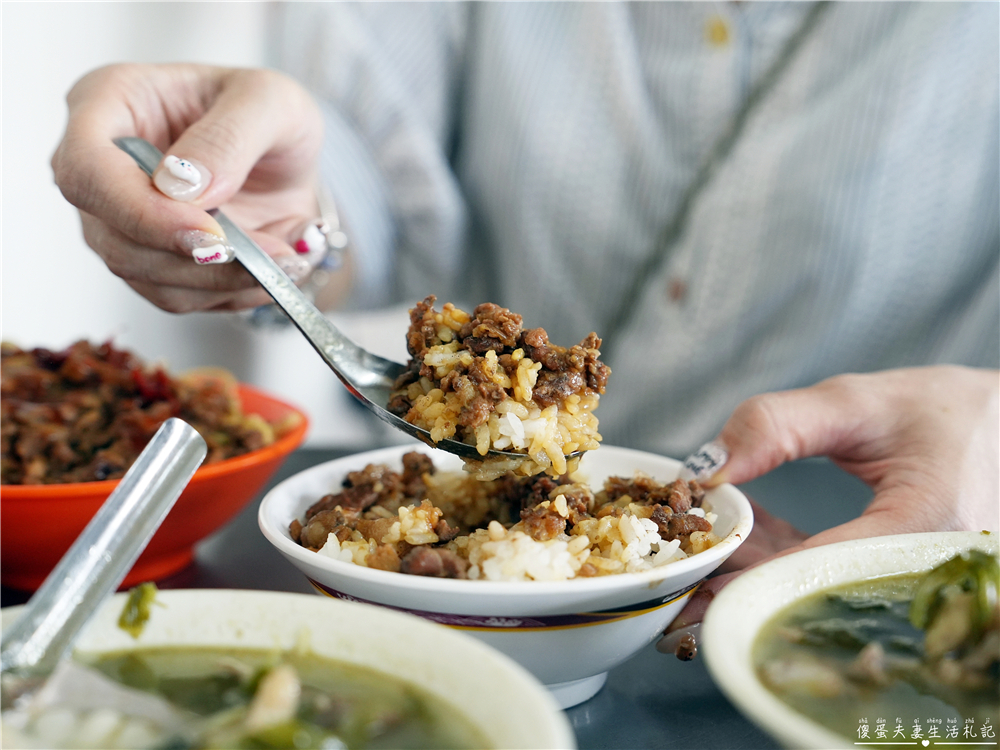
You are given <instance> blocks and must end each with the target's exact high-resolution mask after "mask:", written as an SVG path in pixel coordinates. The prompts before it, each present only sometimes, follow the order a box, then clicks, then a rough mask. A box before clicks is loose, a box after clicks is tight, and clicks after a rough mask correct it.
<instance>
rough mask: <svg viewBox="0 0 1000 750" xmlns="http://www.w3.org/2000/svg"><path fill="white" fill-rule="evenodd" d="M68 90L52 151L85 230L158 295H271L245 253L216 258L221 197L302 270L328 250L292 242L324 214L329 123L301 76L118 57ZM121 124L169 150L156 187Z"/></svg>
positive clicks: (184, 300)
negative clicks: (247, 267) (242, 259)
mask: <svg viewBox="0 0 1000 750" xmlns="http://www.w3.org/2000/svg"><path fill="white" fill-rule="evenodd" d="M67 103H68V105H69V119H68V123H67V127H66V133H65V135H64V136H63V139H62V141H61V142H60V144H59V146H58V148H57V150H56V152H55V154H54V155H53V157H52V169H53V172H54V173H55V181H56V184H57V185H58V186H59V189H60V190H61V191H62V193H63V195H64V196H65V197H66V199H67V200H68V201H69V202H70V203H72V204H73V205H74V206H76V207H77V208H78V209H79V210H80V215H81V218H82V222H83V231H84V237H85V238H86V240H87V243H88V244H89V245H90V246H91V247H92V248H93V249H94V250H95V251H96V252H97V254H98V255H100V256H101V258H102V259H103V260H104V262H105V263H106V264H107V265H108V267H109V268H110V269H111V270H112V271H113V272H114V273H115V274H117V275H118V276H120V277H122V278H123V279H124V280H125V281H126V282H128V284H129V285H130V286H131V287H132V288H133V289H135V290H136V291H138V292H139V293H140V294H142V295H143V296H144V297H146V298H147V299H149V300H150V301H151V302H153V303H154V304H156V305H157V306H158V307H160V308H162V309H164V310H167V311H170V312H188V311H193V310H236V309H241V308H246V307H252V306H255V305H259V304H265V303H267V302H269V301H270V299H269V298H268V296H267V294H266V293H265V292H264V291H263V290H262V289H261V288H260V287H259V286H257V284H256V282H255V281H254V280H253V279H252V278H251V277H250V275H249V274H248V273H246V271H244V270H243V268H242V267H240V266H239V264H235V263H218V262H217V261H220V260H225V259H226V255H227V251H228V248H227V246H226V242H225V235H224V232H223V231H222V229H221V227H219V225H218V223H217V222H216V221H215V220H214V219H213V218H212V217H211V216H209V215H208V214H207V213H206V210H207V209H210V208H215V207H218V206H225V211H226V213H227V214H228V215H229V216H230V218H232V219H233V220H234V221H235V222H237V223H238V224H240V225H241V226H242V227H243V228H244V229H245V230H247V231H248V233H249V234H250V235H251V236H252V237H253V238H254V239H255V240H256V241H257V242H258V244H260V245H261V247H262V248H264V250H265V251H266V252H267V253H268V254H270V255H271V256H272V257H273V258H275V260H276V261H278V263H279V265H282V267H283V268H285V270H286V271H287V272H288V273H289V275H290V276H291V277H292V278H293V279H295V280H301V279H304V277H305V276H306V275H307V274H308V272H309V271H310V270H311V268H310V263H309V261H308V260H307V258H311V257H315V256H318V255H319V253H318V252H312V253H305V252H302V251H304V250H305V249H306V248H305V246H304V245H303V244H302V243H299V251H296V249H295V247H294V246H295V244H296V243H297V242H298V241H299V240H301V239H302V238H303V236H304V234H305V233H306V231H307V228H308V227H310V226H315V224H316V223H317V222H318V220H319V210H318V207H317V203H316V187H317V173H316V170H317V163H316V162H317V155H318V153H319V149H320V145H321V141H322V131H323V124H322V117H321V115H320V112H319V110H318V107H317V106H316V104H315V102H314V101H313V100H312V98H311V97H310V95H309V94H308V93H307V92H306V91H305V90H304V89H303V88H302V87H301V86H299V85H298V84H297V83H295V82H294V81H292V80H291V79H289V78H287V77H285V76H283V75H280V74H278V73H275V72H272V71H266V70H239V69H231V68H218V67H210V66H204V65H187V64H177V65H112V66H109V67H106V68H100V69H98V70H96V71H93V72H92V73H89V74H88V75H86V76H84V78H82V79H81V80H80V81H79V82H78V83H77V84H76V85H75V86H74V87H73V88H72V90H71V91H70V92H69V95H68V96H67ZM121 136H139V137H141V138H145V139H146V140H148V141H150V142H152V143H153V144H154V145H156V146H157V147H159V148H160V150H161V151H163V152H164V154H165V155H166V156H165V159H164V163H163V164H161V165H160V168H159V169H158V170H157V172H156V173H155V175H154V178H155V182H156V185H157V187H159V189H157V187H154V185H153V183H152V182H151V181H150V179H149V177H147V176H146V174H145V173H143V172H142V171H141V170H140V169H139V168H138V167H137V166H136V164H135V162H134V161H133V160H132V158H131V157H130V156H128V155H127V154H125V153H124V152H123V151H120V150H119V149H118V148H117V147H116V146H115V145H114V144H113V143H112V139H114V138H118V137H121ZM171 157H175V158H173V159H171ZM171 168H172V169H171ZM250 230H253V231H250ZM307 236H309V237H313V236H315V231H313V232H312V233H311V234H309V235H307ZM313 244H315V243H313ZM215 253H219V255H215ZM193 254H197V255H200V256H201V258H202V261H203V262H204V263H205V264H204V265H201V264H199V263H198V262H196V261H195V259H194V258H193V257H192V255H193ZM296 277H298V278H296Z"/></svg>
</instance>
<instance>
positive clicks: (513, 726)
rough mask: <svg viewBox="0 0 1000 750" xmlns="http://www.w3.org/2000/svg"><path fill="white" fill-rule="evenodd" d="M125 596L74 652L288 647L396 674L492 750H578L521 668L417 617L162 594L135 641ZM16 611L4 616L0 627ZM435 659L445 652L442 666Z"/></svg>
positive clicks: (276, 598) (283, 601)
mask: <svg viewBox="0 0 1000 750" xmlns="http://www.w3.org/2000/svg"><path fill="white" fill-rule="evenodd" d="M125 596H126V595H125V594H118V595H116V596H114V597H112V598H111V599H110V600H109V601H108V602H107V603H106V604H105V605H104V606H103V607H102V608H101V609H100V610H99V611H98V613H97V614H96V615H95V616H94V618H93V619H92V620H91V621H90V623H88V625H87V627H86V628H85V630H84V631H83V633H82V634H81V637H80V639H79V640H78V641H77V644H76V649H77V651H79V652H86V653H97V654H99V653H105V652H117V651H123V650H129V649H133V648H136V647H139V648H142V647H157V646H171V647H172V646H209V647H212V646H221V647H225V648H260V649H274V648H280V649H291V648H294V647H296V646H300V645H301V644H302V643H303V638H305V639H306V640H305V642H306V643H308V645H309V648H310V649H311V650H312V651H313V652H314V653H316V654H317V655H319V656H323V657H327V658H330V659H334V660H337V661H340V662H347V663H350V664H354V665H357V666H360V667H364V668H367V669H371V670H375V671H378V672H382V673H385V674H389V675H392V676H393V677H394V678H396V679H400V680H403V681H405V682H409V683H411V684H413V685H416V686H418V687H419V688H421V689H422V690H424V691H426V692H428V693H430V694H432V695H434V696H435V697H437V698H438V699H440V700H442V701H444V702H445V703H446V704H449V705H451V706H453V707H454V708H455V710H456V711H458V712H460V713H461V714H463V715H464V716H465V717H466V718H467V719H468V720H469V721H471V723H472V725H473V726H474V727H476V728H477V729H478V730H479V732H480V733H481V734H482V736H483V737H485V738H486V739H487V741H488V742H489V744H490V746H491V747H494V748H515V747H517V748H574V747H575V746H576V740H575V737H574V735H573V731H572V729H571V727H570V726H569V722H568V721H567V720H566V717H565V715H564V714H563V713H562V712H561V711H560V710H559V707H558V706H557V705H556V702H555V701H554V700H553V699H552V697H551V696H550V695H549V693H548V692H547V691H546V690H545V689H544V688H543V687H542V685H540V684H539V683H538V681H537V680H535V679H534V678H533V677H532V676H531V675H530V674H528V673H527V672H526V671H525V670H524V669H522V668H521V667H519V666H518V665H517V664H514V663H513V662H511V661H510V660H509V659H507V658H505V657H503V656H502V655H501V654H498V653H496V652H495V651H494V650H493V649H490V648H486V647H485V646H483V644H481V643H479V642H478V641H476V640H475V639H472V638H468V637H466V636H464V635H463V634H461V633H456V632H455V631H453V630H451V629H449V628H444V627H440V626H438V625H434V624H432V623H429V622H425V621H422V620H420V619H419V618H415V617H410V616H408V615H404V614H400V613H398V612H392V611H389V610H387V609H385V608H382V607H369V606H365V605H361V604H352V603H349V602H339V601H333V600H330V599H321V598H319V597H316V596H310V595H307V594H306V595H303V594H289V593H277V592H267V591H234V590H224V589H211V590H193V589H192V590H172V591H160V592H159V593H158V594H157V596H156V601H157V604H156V605H154V606H153V607H152V612H151V616H150V619H149V622H148V624H147V625H146V627H145V628H144V629H143V631H142V634H141V635H140V636H139V638H138V639H137V640H136V639H133V638H132V636H131V635H128V634H127V633H125V632H124V631H122V630H121V629H120V628H119V627H118V626H117V621H118V617H119V615H120V614H121V611H122V606H123V604H124V602H125ZM20 610H21V608H20V607H14V608H7V609H4V610H3V624H4V625H9V624H10V623H11V622H13V620H14V619H15V618H16V616H17V614H18V612H19V611H20ZM435 654H447V657H448V658H446V659H441V658H435V656H434V655H435Z"/></svg>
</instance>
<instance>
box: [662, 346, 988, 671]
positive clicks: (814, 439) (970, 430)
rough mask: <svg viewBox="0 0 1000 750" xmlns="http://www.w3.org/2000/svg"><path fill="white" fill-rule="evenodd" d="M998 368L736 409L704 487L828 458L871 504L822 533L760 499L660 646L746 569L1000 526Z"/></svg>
mask: <svg viewBox="0 0 1000 750" xmlns="http://www.w3.org/2000/svg"><path fill="white" fill-rule="evenodd" d="M998 425H1000V372H998V371H996V370H978V369H971V368H965V367H955V366H935V367H921V368H912V369H903V370H887V371H883V372H878V373H872V374H865V375H838V376H836V377H833V378H830V379H828V380H824V381H823V382H821V383H819V384H817V385H815V386H812V387H810V388H802V389H798V390H792V391H782V392H777V393H768V394H763V395H760V396H754V397H753V398H750V399H748V400H747V401H744V402H743V403H742V404H740V406H738V407H737V408H736V410H735V411H734V412H733V415H732V416H731V417H730V419H729V421H728V422H727V423H726V425H725V426H724V427H723V429H722V432H720V433H719V436H718V438H716V439H715V440H714V441H713V443H714V445H715V447H716V448H721V449H722V450H723V451H725V453H726V454H728V459H727V460H726V461H725V463H724V465H723V466H722V467H721V468H720V469H719V470H718V471H716V473H715V474H714V475H712V476H711V478H710V479H708V480H706V481H705V482H704V484H705V485H706V486H714V485H718V484H721V483H723V482H732V483H733V484H741V483H743V482H748V481H750V480H751V479H754V478H756V477H759V476H761V475H763V474H766V473H767V472H769V471H771V470H772V469H774V468H776V467H778V466H780V465H781V464H783V463H786V462H788V461H794V460H796V459H800V458H805V457H808V456H827V457H829V458H830V459H831V460H832V461H833V462H834V463H835V464H836V465H837V466H839V467H840V468H842V469H844V470H845V471H847V472H849V473H851V474H853V475H855V476H857V477H859V478H860V479H862V480H863V481H864V482H865V483H866V484H868V485H869V486H870V487H871V488H872V489H873V490H874V492H875V497H874V498H873V499H872V501H871V503H869V505H868V507H867V508H866V509H865V511H864V512H863V513H862V514H861V515H860V516H859V517H858V518H855V519H853V520H851V521H848V522H847V523H844V524H841V525H840V526H836V527H834V528H831V529H827V530H826V531H822V532H820V533H818V534H815V535H814V536H811V537H807V535H805V534H802V533H801V532H798V531H797V530H795V529H794V528H792V527H791V526H790V525H789V524H788V523H786V522H785V521H782V520H781V519H778V518H775V517H773V516H771V515H770V514H767V513H766V512H763V510H762V508H760V506H759V505H755V507H754V511H755V523H754V530H753V531H752V532H751V534H750V536H749V537H748V538H747V541H746V542H745V543H744V544H743V545H742V546H741V547H740V548H739V549H738V550H737V551H736V552H735V553H734V554H733V556H732V557H731V558H730V559H729V560H728V561H727V563H726V565H725V566H723V567H722V568H720V570H719V575H716V576H713V577H712V578H709V579H708V580H707V581H705V582H704V583H703V584H702V585H701V587H700V588H699V589H698V591H697V592H696V593H695V594H694V595H693V596H692V597H691V599H690V601H689V602H688V604H687V606H686V607H685V608H684V610H683V611H682V612H681V614H680V615H679V616H678V617H677V618H676V619H675V620H674V622H673V623H671V625H670V628H669V629H668V631H667V634H666V637H665V638H664V639H663V640H662V641H661V643H660V644H659V646H658V647H659V648H660V649H661V650H663V651H674V646H675V644H676V642H677V641H679V640H680V639H681V638H682V637H683V636H684V635H685V634H686V633H688V632H691V630H692V626H694V625H696V624H697V623H699V622H701V619H702V617H703V616H704V614H705V610H706V609H707V608H708V606H709V604H710V603H711V601H712V598H713V597H714V596H715V594H716V593H718V591H719V590H720V589H721V588H722V587H723V586H725V585H726V584H727V583H728V582H729V581H731V580H732V579H733V578H734V577H736V576H737V575H739V574H740V573H741V572H742V571H744V570H746V569H747V568H750V567H754V566H756V565H760V564H762V563H764V562H766V561H768V560H771V559H774V558H775V557H780V556H783V555H788V554H791V553H793V552H798V551H799V550H803V549H808V548H810V547H816V546H819V545H821V544H830V543H832V542H840V541H844V540H847V539H860V538H866V537H875V536H883V535H888V534H904V533H912V532H921V531H958V530H969V531H978V530H982V529H988V530H991V531H997V530H998V527H1000V517H998V516H1000V503H998V501H1000V447H998V443H1000V429H998Z"/></svg>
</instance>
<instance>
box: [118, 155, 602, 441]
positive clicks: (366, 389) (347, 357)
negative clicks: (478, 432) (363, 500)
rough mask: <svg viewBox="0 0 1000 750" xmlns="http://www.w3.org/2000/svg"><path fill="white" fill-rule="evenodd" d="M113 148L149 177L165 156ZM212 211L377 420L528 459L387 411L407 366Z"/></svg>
mask: <svg viewBox="0 0 1000 750" xmlns="http://www.w3.org/2000/svg"><path fill="white" fill-rule="evenodd" d="M115 145H116V146H118V148H120V149H121V150H122V151H124V152H125V153H127V154H128V155H129V156H131V157H132V158H133V159H134V160H135V162H136V163H137V164H138V165H139V167H141V168H142V170H143V171H144V172H145V173H146V174H148V175H150V177H152V175H153V172H154V170H155V169H156V167H157V166H159V164H160V161H161V160H162V159H163V153H162V152H161V151H160V150H159V149H158V148H156V146H154V145H153V144H151V143H149V142H148V141H146V140H143V139H142V138H132V137H127V138H116V139H115ZM208 213H210V214H211V215H212V216H213V217H214V218H215V220H216V221H218V222H219V225H220V226H221V227H222V228H223V230H225V232H226V237H227V239H228V240H229V243H230V244H231V245H232V246H233V248H234V249H235V250H236V260H238V261H239V262H240V263H241V264H242V265H243V267H244V268H245V269H246V270H247V271H248V272H249V273H250V275H251V276H253V277H254V278H255V279H256V280H257V282H258V283H259V284H260V285H261V286H262V287H264V289H265V290H266V291H267V293H268V294H270V295H271V297H272V298H273V299H274V302H275V304H277V305H278V307H280V308H281V309H282V311H284V313H285V314H286V315H287V316H288V317H289V318H290V319H291V321H292V322H293V323H294V324H295V325H296V327H297V328H298V329H299V331H301V332H302V335H303V336H305V337H306V339H307V340H308V341H309V343H310V344H312V346H313V348H314V349H315V350H316V351H317V352H318V353H319V355H320V357H322V358H323V361H324V362H326V364H327V366H329V368H330V369H331V370H333V371H334V373H336V375H337V377H339V378H340V379H341V381H342V382H343V383H344V385H345V386H347V390H348V391H350V392H351V394H352V395H353V396H354V397H355V398H357V399H358V400H359V401H360V402H361V403H362V404H364V405H365V406H366V407H367V408H368V409H369V410H371V411H372V412H373V413H374V414H375V416H377V417H378V418H379V419H381V420H382V421H383V422H386V423H387V424H389V425H391V426H393V427H395V428H396V429H398V430H402V431H403V432H406V433H409V434H410V435H412V436H414V437H416V438H417V439H419V440H421V441H423V442H424V443H426V444H427V445H429V446H431V447H432V448H440V449H442V450H445V451H448V452H449V453H454V454H456V455H458V456H461V457H462V458H463V459H465V460H467V461H482V460H484V459H493V460H500V459H505V460H513V461H523V460H525V459H527V458H528V457H527V455H526V454H525V453H516V452H512V451H499V450H493V449H490V450H489V451H488V452H487V454H486V455H485V456H483V455H481V454H480V453H479V451H478V450H477V449H476V446H474V445H469V444H467V443H462V442H460V441H458V440H447V439H446V440H439V441H437V442H435V441H434V440H432V439H431V434H430V432H429V431H428V430H424V429H422V428H420V427H417V426H416V425H412V424H410V423H409V422H407V421H406V420H404V419H402V418H401V417H399V416H397V415H396V414H393V413H392V412H391V411H389V410H388V409H387V408H386V405H387V404H388V403H389V396H390V394H391V392H392V390H393V385H394V383H395V382H396V378H397V377H399V375H401V374H402V373H403V372H405V370H406V367H405V366H404V365H401V364H400V363H398V362H393V361H391V360H388V359H383V358H382V357H379V356H377V355H375V354H372V353H371V352H369V351H367V350H365V349H363V348H361V347H360V346H358V345H357V344H355V343H354V342H353V341H351V340H350V339H348V338H347V337H346V336H345V335H344V334H343V333H341V332H340V330H339V329H338V328H337V327H336V326H335V325H333V323H331V322H330V320H329V319H328V318H327V317H326V316H325V315H323V313H321V312H320V311H319V310H318V309H317V308H316V306H315V305H313V304H312V302H310V301H309V300H308V299H307V298H306V296H305V295H304V294H303V293H302V292H301V291H300V290H299V288H298V287H297V286H296V285H295V283H294V282H293V281H292V280H291V279H289V278H288V276H287V275H286V274H285V272H284V271H283V270H282V269H281V268H280V267H279V266H278V264H277V263H275V262H274V261H273V260H272V259H271V258H270V256H268V255H267V253H265V252H264V251H263V250H261V249H260V247H259V246H258V245H257V243H255V242H254V241H253V240H251V239H250V238H249V237H248V236H247V235H246V234H245V233H244V232H243V230H241V229H240V228H239V227H238V226H236V224H234V223H233V222H232V221H231V220H230V219H229V218H228V217H227V216H226V215H225V214H223V213H222V212H221V211H220V210H218V209H212V210H210V211H209V212H208ZM582 453H583V451H576V452H574V453H571V454H569V455H567V457H566V458H567V459H570V458H575V457H577V456H579V455H581V454H582Z"/></svg>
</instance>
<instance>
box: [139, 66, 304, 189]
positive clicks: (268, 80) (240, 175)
mask: <svg viewBox="0 0 1000 750" xmlns="http://www.w3.org/2000/svg"><path fill="white" fill-rule="evenodd" d="M215 85H216V86H217V91H215V92H212V93H211V94H210V95H211V96H214V97H215V98H214V101H213V102H212V104H211V106H210V108H209V109H208V110H207V111H205V113H204V114H203V115H202V116H200V117H199V118H198V119H196V120H195V121H194V122H192V123H191V124H190V125H189V126H188V127H187V128H186V129H185V130H184V132H183V133H182V134H181V135H180V137H179V138H177V140H176V141H174V142H173V144H171V146H170V147H169V149H167V151H166V155H165V156H164V159H163V161H162V162H161V164H160V166H159V167H158V168H157V169H156V171H155V173H154V176H153V181H154V184H155V185H156V187H157V188H158V189H159V190H160V192H162V193H163V194H164V195H167V196H169V197H171V198H173V199H175V200H178V201H183V202H191V203H194V204H196V205H199V206H202V207H204V208H214V207H217V206H219V205H222V204H224V203H226V202H228V201H229V200H230V199H231V198H232V197H233V196H234V195H236V193H237V192H239V191H240V190H241V189H247V190H248V191H250V192H255V191H256V192H277V191H282V190H287V189H290V188H291V189H294V188H307V189H308V190H309V191H310V192H311V190H312V189H313V187H314V184H315V170H316V164H315V159H316V154H317V153H318V151H319V145H320V139H321V137H322V120H321V118H320V115H319V112H318V109H317V108H316V105H315V103H314V102H313V100H312V98H311V97H310V96H309V95H308V94H307V93H306V92H305V91H304V89H302V88H301V87H300V86H299V85H298V84H297V83H295V82H293V81H292V80H291V79H289V78H287V77H285V76H283V75H281V74H279V73H276V72H274V71H269V70H241V69H234V70H229V71H226V72H225V74H224V75H221V76H220V77H219V78H218V79H217V81H216V82H215ZM251 174H253V178H252V179H251V180H250V182H249V183H248V178H249V177H250V176H251Z"/></svg>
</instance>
